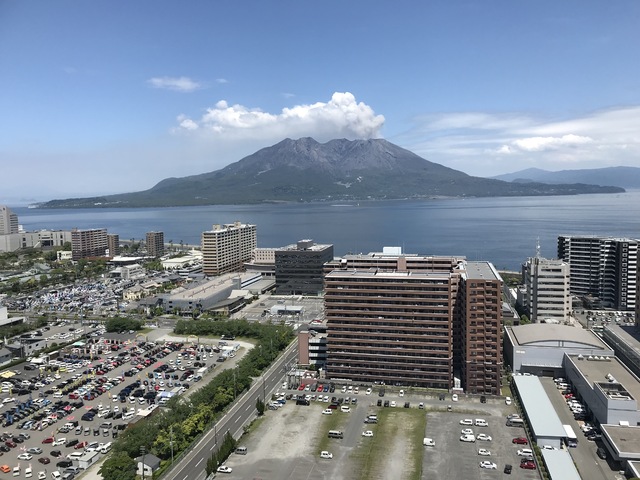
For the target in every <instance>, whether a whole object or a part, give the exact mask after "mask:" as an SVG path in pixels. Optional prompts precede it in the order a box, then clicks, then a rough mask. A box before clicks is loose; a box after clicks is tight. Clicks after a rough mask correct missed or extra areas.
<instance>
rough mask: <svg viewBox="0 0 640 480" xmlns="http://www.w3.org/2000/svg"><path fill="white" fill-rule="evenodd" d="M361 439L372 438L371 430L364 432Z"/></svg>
mask: <svg viewBox="0 0 640 480" xmlns="http://www.w3.org/2000/svg"><path fill="white" fill-rule="evenodd" d="M362 436H363V437H373V432H372V431H371V430H366V431H364V432H362Z"/></svg>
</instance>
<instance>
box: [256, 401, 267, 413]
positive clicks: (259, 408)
mask: <svg viewBox="0 0 640 480" xmlns="http://www.w3.org/2000/svg"><path fill="white" fill-rule="evenodd" d="M264 408H265V407H264V402H263V401H262V400H260V399H259V398H258V399H257V400H256V410H257V411H258V415H260V416H262V415H264Z"/></svg>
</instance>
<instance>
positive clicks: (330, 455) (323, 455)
mask: <svg viewBox="0 0 640 480" xmlns="http://www.w3.org/2000/svg"><path fill="white" fill-rule="evenodd" d="M320 458H327V459H332V458H333V453H330V452H327V451H326V450H323V451H322V452H320Z"/></svg>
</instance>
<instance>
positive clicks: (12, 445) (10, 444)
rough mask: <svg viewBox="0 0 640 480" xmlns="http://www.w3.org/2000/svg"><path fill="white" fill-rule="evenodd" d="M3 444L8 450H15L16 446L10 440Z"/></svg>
mask: <svg viewBox="0 0 640 480" xmlns="http://www.w3.org/2000/svg"><path fill="white" fill-rule="evenodd" d="M4 444H5V445H6V446H7V447H9V448H16V447H17V446H18V444H17V443H16V442H14V441H12V440H7V441H6V442H4Z"/></svg>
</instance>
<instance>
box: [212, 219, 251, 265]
mask: <svg viewBox="0 0 640 480" xmlns="http://www.w3.org/2000/svg"><path fill="white" fill-rule="evenodd" d="M256 246H257V231H256V226H255V225H247V224H244V223H241V222H235V223H231V224H226V225H213V228H212V229H211V230H209V231H207V232H202V257H203V264H202V271H203V272H204V274H205V275H207V276H215V275H222V274H223V273H229V272H239V271H242V270H243V263H244V262H248V261H250V260H251V256H252V253H253V251H254V249H255V248H256Z"/></svg>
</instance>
